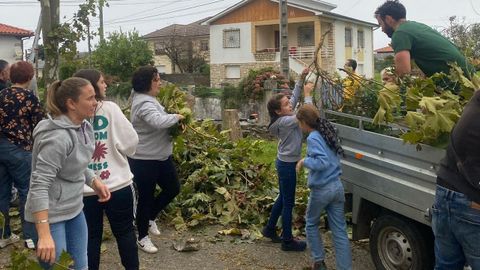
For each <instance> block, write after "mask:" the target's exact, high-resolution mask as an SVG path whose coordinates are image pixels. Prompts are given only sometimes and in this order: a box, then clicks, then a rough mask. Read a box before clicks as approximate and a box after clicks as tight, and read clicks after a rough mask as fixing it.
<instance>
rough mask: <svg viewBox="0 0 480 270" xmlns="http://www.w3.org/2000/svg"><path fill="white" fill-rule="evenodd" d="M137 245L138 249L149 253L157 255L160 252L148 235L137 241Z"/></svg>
mask: <svg viewBox="0 0 480 270" xmlns="http://www.w3.org/2000/svg"><path fill="white" fill-rule="evenodd" d="M137 244H138V248H140V249H141V250H143V251H145V252H147V253H156V252H157V251H158V248H157V247H156V246H155V245H154V244H153V243H152V240H150V237H148V235H147V236H145V237H143V238H142V240H139V241H137Z"/></svg>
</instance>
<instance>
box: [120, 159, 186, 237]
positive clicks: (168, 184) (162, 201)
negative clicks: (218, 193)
mask: <svg viewBox="0 0 480 270" xmlns="http://www.w3.org/2000/svg"><path fill="white" fill-rule="evenodd" d="M128 162H129V164H130V169H131V170H132V173H133V175H134V178H133V181H134V182H135V184H136V185H137V189H138V205H137V216H136V219H137V230H138V239H142V238H143V237H145V236H147V235H148V221H149V220H155V218H156V217H157V215H158V213H160V211H162V210H163V209H164V208H165V207H166V206H167V205H168V204H169V203H170V202H171V201H172V200H173V199H174V198H175V197H176V196H177V195H178V193H179V192H180V182H179V181H178V176H177V171H176V169H175V165H174V164H173V158H172V156H170V157H169V158H168V159H167V160H165V161H158V160H140V159H130V158H129V159H128ZM156 185H158V186H160V188H161V189H162V191H161V192H160V193H159V194H158V195H157V196H155V188H156Z"/></svg>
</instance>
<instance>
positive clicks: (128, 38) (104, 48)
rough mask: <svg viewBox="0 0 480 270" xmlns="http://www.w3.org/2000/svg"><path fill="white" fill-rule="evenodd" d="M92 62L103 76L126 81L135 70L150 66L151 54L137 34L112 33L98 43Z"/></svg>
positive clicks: (133, 32) (145, 43)
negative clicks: (115, 77) (107, 75)
mask: <svg viewBox="0 0 480 270" xmlns="http://www.w3.org/2000/svg"><path fill="white" fill-rule="evenodd" d="M92 60H93V62H94V64H95V66H96V67H98V69H99V70H102V71H103V72H105V74H109V75H112V76H117V77H119V78H120V80H121V81H128V80H130V78H131V76H132V74H133V72H134V71H135V69H137V68H138V67H140V66H144V65H148V64H151V62H152V61H153V52H152V51H151V50H150V48H149V47H148V45H147V42H146V41H145V40H143V39H142V38H141V37H140V35H139V33H138V32H136V31H132V32H127V33H124V32H113V33H111V34H110V35H109V36H108V37H107V38H106V39H105V41H101V42H100V43H99V45H98V46H97V48H96V50H95V51H94V52H93V54H92Z"/></svg>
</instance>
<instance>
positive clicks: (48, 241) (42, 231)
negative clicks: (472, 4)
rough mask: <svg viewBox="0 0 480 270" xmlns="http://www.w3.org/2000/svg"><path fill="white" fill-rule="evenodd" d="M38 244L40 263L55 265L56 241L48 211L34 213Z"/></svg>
mask: <svg viewBox="0 0 480 270" xmlns="http://www.w3.org/2000/svg"><path fill="white" fill-rule="evenodd" d="M33 217H34V219H35V228H36V230H37V235H38V242H37V246H36V250H37V251H36V253H37V257H38V258H39V259H40V261H43V262H46V263H50V264H53V263H54V262H55V241H54V240H53V238H52V234H51V233H50V223H49V221H48V210H42V211H39V212H35V213H33Z"/></svg>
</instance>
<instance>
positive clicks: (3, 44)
mask: <svg viewBox="0 0 480 270" xmlns="http://www.w3.org/2000/svg"><path fill="white" fill-rule="evenodd" d="M22 56H23V53H22V40H21V39H19V38H16V37H12V36H0V59H3V60H5V61H7V62H9V63H10V64H12V63H15V62H16V61H19V60H22Z"/></svg>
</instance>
